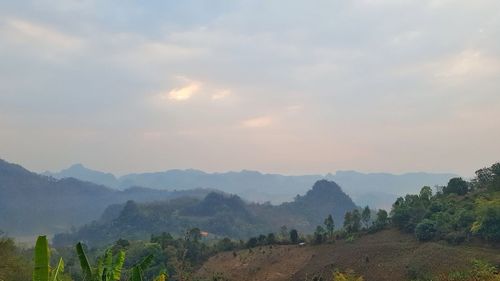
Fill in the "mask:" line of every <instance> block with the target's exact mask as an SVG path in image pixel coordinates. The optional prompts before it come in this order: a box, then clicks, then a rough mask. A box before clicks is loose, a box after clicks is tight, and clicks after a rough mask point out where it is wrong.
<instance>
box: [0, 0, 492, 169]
mask: <svg viewBox="0 0 500 281" xmlns="http://www.w3.org/2000/svg"><path fill="white" fill-rule="evenodd" d="M499 143H500V1H498V0H474V1H470V0H344V1H339V0H330V1H321V0H318V1H294V0H287V1H272V0H266V1H259V0H251V1H250V0H249V1H246V0H245V1H234V0H231V1H229V0H228V1H220V0H211V1H201V0H200V1H194V0H186V1H166V0H161V1H160V0H157V1H129V0H120V1H118V0H116V1H107V0H100V1H97V0H89V1H87V0H50V1H49V0H20V1H8V0H0V158H3V159H5V160H7V161H10V162H15V163H19V164H21V165H23V166H25V167H27V168H29V169H32V170H35V171H45V170H60V169H62V168H64V167H67V166H69V165H71V164H73V163H83V164H85V165H87V166H89V167H92V168H95V169H99V170H103V171H109V172H113V173H116V174H124V173H128V172H143V171H160V170H167V169H172V168H181V169H184V168H196V169H202V170H205V171H210V172H213V171H227V170H241V169H251V170H259V171H263V172H273V173H284V174H306V173H327V172H334V171H337V170H350V169H354V170H359V171H366V172H375V171H385V172H392V173H402V172H409V171H429V172H454V173H458V174H461V175H472V174H473V172H474V171H475V170H476V169H478V168H481V167H484V166H487V165H490V164H492V163H494V162H497V161H499V160H500V145H499Z"/></svg>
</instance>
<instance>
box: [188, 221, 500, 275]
mask: <svg viewBox="0 0 500 281" xmlns="http://www.w3.org/2000/svg"><path fill="white" fill-rule="evenodd" d="M473 259H482V260H487V261H489V262H492V263H493V264H496V265H500V249H498V248H496V249H494V248H490V247H487V246H450V245H448V244H446V243H445V242H443V243H441V242H439V243H434V242H428V243H420V242H418V241H416V240H415V238H414V237H413V236H411V235H406V234H401V233H400V232H399V231H397V230H386V231H382V232H379V233H376V234H372V235H365V236H363V237H361V238H359V239H356V240H354V241H353V242H351V243H349V242H346V241H337V242H336V243H335V244H328V245H318V246H304V247H299V246H272V247H269V246H266V247H260V248H255V249H252V251H249V250H242V251H239V252H237V253H236V256H235V255H234V254H233V252H225V253H221V254H218V255H216V256H214V257H212V258H210V259H209V260H208V261H207V262H206V263H205V264H204V265H203V266H202V268H200V269H199V270H198V272H197V276H199V277H205V278H206V277H210V276H212V275H213V274H214V273H222V274H223V276H225V277H226V278H229V279H230V280H234V281H250V280H262V281H264V280H267V281H285V280H292V281H303V280H306V279H309V280H310V279H311V277H314V276H322V277H324V278H325V279H324V280H331V275H332V272H333V271H334V270H336V269H338V270H342V271H345V270H354V271H355V272H356V273H357V274H360V275H362V276H363V277H364V279H365V280H366V281H395V280H408V279H409V276H411V274H412V273H414V272H417V273H419V274H427V275H436V274H439V273H445V272H449V271H453V270H460V269H463V268H465V267H468V266H470V262H471V261H472V260H473Z"/></svg>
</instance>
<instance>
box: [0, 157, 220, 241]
mask: <svg viewBox="0 0 500 281" xmlns="http://www.w3.org/2000/svg"><path fill="white" fill-rule="evenodd" d="M209 192H210V191H209V190H201V189H197V190H185V191H166V190H156V189H148V188H141V187H131V188H128V189H125V190H113V189H110V188H108V187H105V186H103V185H98V184H95V183H91V182H88V181H81V180H78V179H75V178H63V179H55V178H52V177H48V176H44V175H39V174H36V173H33V172H30V171H28V170H26V169H24V168H23V167H21V166H19V165H16V164H11V163H8V162H6V161H4V160H1V159H0V229H1V230H3V231H6V232H8V234H9V235H32V234H36V233H47V234H51V233H55V232H61V231H65V230H67V229H69V228H70V227H72V226H75V227H77V226H79V225H83V224H85V223H87V222H90V221H91V220H94V219H97V218H98V217H99V216H100V215H101V214H102V212H103V211H104V210H105V209H106V207H108V205H110V204H116V203H124V202H126V201H127V200H135V201H138V202H145V201H153V200H162V199H167V198H175V197H180V196H192V197H204V196H205V195H206V194H207V193H209Z"/></svg>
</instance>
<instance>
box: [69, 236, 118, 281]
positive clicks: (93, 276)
mask: <svg viewBox="0 0 500 281" xmlns="http://www.w3.org/2000/svg"><path fill="white" fill-rule="evenodd" d="M76 253H77V255H78V259H79V260H80V266H81V269H82V272H83V278H84V280H89V281H91V280H92V281H118V280H120V278H121V274H122V267H123V263H124V262H125V252H124V251H118V254H116V256H115V257H113V253H112V252H111V249H108V250H106V253H105V254H104V256H103V257H99V258H98V259H97V266H96V267H95V268H92V267H91V266H90V263H89V261H88V259H87V255H86V254H85V251H84V249H83V245H82V243H80V242H79V243H78V244H76Z"/></svg>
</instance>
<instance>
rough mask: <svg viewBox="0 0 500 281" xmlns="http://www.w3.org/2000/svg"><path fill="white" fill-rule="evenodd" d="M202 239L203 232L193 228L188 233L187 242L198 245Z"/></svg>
mask: <svg viewBox="0 0 500 281" xmlns="http://www.w3.org/2000/svg"><path fill="white" fill-rule="evenodd" d="M200 239H201V230H200V229H199V228H197V227H195V228H191V229H190V230H188V231H187V233H186V241H192V242H195V243H197V242H198V241H199V240H200Z"/></svg>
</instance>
